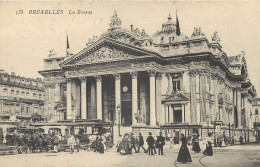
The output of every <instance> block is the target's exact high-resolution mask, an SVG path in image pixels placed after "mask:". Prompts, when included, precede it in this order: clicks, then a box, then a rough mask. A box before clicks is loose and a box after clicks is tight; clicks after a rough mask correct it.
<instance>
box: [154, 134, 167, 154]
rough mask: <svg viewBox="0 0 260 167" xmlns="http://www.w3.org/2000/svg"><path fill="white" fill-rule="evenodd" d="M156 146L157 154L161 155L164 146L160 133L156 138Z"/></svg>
mask: <svg viewBox="0 0 260 167" xmlns="http://www.w3.org/2000/svg"><path fill="white" fill-rule="evenodd" d="M156 142H157V146H158V154H159V155H163V146H164V145H165V141H164V137H163V136H162V132H160V136H158V138H157V141H156Z"/></svg>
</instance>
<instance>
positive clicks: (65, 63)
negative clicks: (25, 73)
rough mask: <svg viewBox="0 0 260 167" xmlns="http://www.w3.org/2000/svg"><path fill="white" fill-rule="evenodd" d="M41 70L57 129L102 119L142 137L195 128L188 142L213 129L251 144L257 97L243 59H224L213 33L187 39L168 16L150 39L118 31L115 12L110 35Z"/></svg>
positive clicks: (132, 31)
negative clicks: (166, 127)
mask: <svg viewBox="0 0 260 167" xmlns="http://www.w3.org/2000/svg"><path fill="white" fill-rule="evenodd" d="M44 63H45V69H44V70H43V71H40V72H39V73H40V74H41V75H42V76H43V77H44V82H45V84H46V85H48V87H47V89H46V96H48V97H49V101H48V102H46V103H45V109H46V112H47V111H48V112H49V113H51V114H52V115H55V117H53V118H54V120H56V121H57V120H64V119H100V120H104V121H110V122H113V123H114V124H121V125H122V126H131V127H133V128H134V127H135V125H140V126H139V127H143V129H144V128H146V129H147V128H148V129H149V128H155V129H156V128H158V129H159V127H161V126H163V125H171V126H172V127H173V128H174V126H175V125H176V127H178V128H176V129H174V132H175V133H176V134H177V131H178V134H179V133H184V131H183V129H182V127H181V126H182V125H185V126H188V127H189V126H191V127H192V126H195V125H198V127H199V130H198V129H196V128H195V129H194V128H191V129H190V134H191V133H194V132H196V133H199V134H201V136H203V137H205V136H206V135H207V132H208V131H209V129H210V132H212V131H213V130H214V129H215V130H216V129H218V130H219V133H223V131H229V132H228V133H226V134H227V135H230V134H231V135H233V134H234V135H235V136H240V135H245V133H247V134H249V135H251V136H253V133H254V131H253V123H252V121H251V116H250V113H251V112H252V98H254V97H255V96H256V92H255V89H254V87H253V85H252V83H251V82H250V80H249V77H248V73H247V64H246V59H245V52H241V53H240V54H238V55H236V56H227V54H226V53H225V52H224V50H223V49H222V46H221V45H220V38H219V36H218V33H217V32H215V33H214V34H213V36H212V38H211V39H208V38H206V37H205V35H204V34H203V32H202V30H201V28H194V32H193V34H192V35H191V37H187V36H185V35H184V34H183V33H182V32H180V27H179V22H177V23H175V22H174V21H173V20H172V17H171V16H170V15H169V16H168V20H167V21H166V22H165V23H163V24H162V30H161V31H159V32H156V33H155V34H153V35H151V36H149V35H147V34H146V33H145V31H144V30H139V29H138V28H134V26H132V25H131V27H130V30H127V29H123V28H121V20H120V18H119V17H118V16H117V13H116V12H115V13H114V15H113V16H112V17H111V23H110V25H109V29H108V31H107V32H105V33H104V34H102V35H101V36H100V37H97V36H94V37H93V39H90V40H89V41H88V42H87V44H86V47H85V48H84V49H82V50H81V51H80V52H79V53H77V54H68V53H67V55H61V56H57V55H56V54H55V53H53V51H51V52H50V55H49V57H48V58H47V59H45V60H44ZM47 104H48V106H47ZM47 108H48V110H47ZM139 130H140V131H141V130H142V128H139ZM215 130H214V131H215ZM246 130H247V131H246ZM231 131H232V132H231ZM167 133H168V132H167ZM185 133H186V130H185ZM166 135H167V134H166Z"/></svg>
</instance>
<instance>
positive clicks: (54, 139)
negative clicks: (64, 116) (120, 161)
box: [31, 120, 113, 152]
mask: <svg viewBox="0 0 260 167" xmlns="http://www.w3.org/2000/svg"><path fill="white" fill-rule="evenodd" d="M31 126H32V127H33V128H34V134H35V135H37V134H41V135H40V136H42V138H43V139H42V140H43V141H42V142H41V151H44V150H45V151H50V150H54V151H55V152H58V151H66V150H70V151H71V147H73V148H75V149H77V151H79V150H80V149H82V150H90V149H94V150H95V149H96V145H97V144H96V141H97V139H100V140H101V141H102V144H103V146H104V149H106V148H109V147H112V146H113V124H112V123H109V122H104V121H101V120H76V121H75V122H73V121H72V120H66V121H59V122H56V123H34V124H31ZM34 148H35V149H34V150H39V147H37V146H36V147H34ZM34 150H32V151H34Z"/></svg>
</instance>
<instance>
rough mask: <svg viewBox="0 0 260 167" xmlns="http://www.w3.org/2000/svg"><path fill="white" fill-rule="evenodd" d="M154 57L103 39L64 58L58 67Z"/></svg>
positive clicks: (115, 41)
mask: <svg viewBox="0 0 260 167" xmlns="http://www.w3.org/2000/svg"><path fill="white" fill-rule="evenodd" d="M154 56H158V55H157V53H155V52H152V51H150V50H146V49H143V48H139V47H136V46H131V45H129V44H125V43H122V42H120V41H117V40H114V39H112V38H107V37H103V38H101V39H99V40H98V41H96V42H94V43H92V44H91V45H89V46H88V47H87V48H85V49H83V50H82V51H80V52H79V53H77V54H75V55H73V56H71V57H68V58H66V59H65V60H64V61H63V62H62V63H61V64H60V66H61V67H65V66H74V65H76V66H78V65H84V64H95V63H103V62H110V61H120V60H130V59H139V58H145V57H154Z"/></svg>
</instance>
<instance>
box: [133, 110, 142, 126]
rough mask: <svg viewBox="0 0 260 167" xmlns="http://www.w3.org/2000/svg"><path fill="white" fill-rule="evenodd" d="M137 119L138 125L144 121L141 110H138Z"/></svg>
mask: <svg viewBox="0 0 260 167" xmlns="http://www.w3.org/2000/svg"><path fill="white" fill-rule="evenodd" d="M135 119H136V121H137V123H141V122H142V121H143V120H142V113H141V111H140V110H138V109H137V110H136V113H135Z"/></svg>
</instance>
